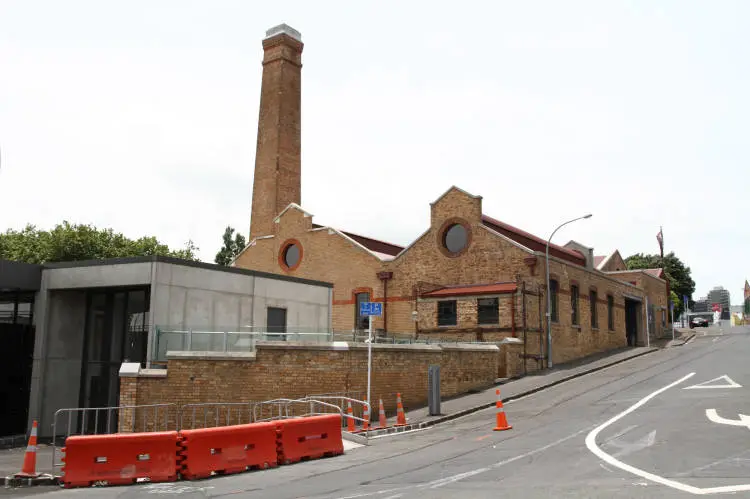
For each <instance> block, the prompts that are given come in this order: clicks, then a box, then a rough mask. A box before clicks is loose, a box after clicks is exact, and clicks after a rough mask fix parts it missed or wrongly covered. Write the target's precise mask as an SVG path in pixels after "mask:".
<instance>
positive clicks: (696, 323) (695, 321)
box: [690, 317, 708, 329]
mask: <svg viewBox="0 0 750 499" xmlns="http://www.w3.org/2000/svg"><path fill="white" fill-rule="evenodd" d="M694 327H708V320H706V319H704V318H703V317H693V318H692V319H690V329H693V328H694Z"/></svg>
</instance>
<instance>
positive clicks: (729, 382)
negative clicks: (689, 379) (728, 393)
mask: <svg viewBox="0 0 750 499" xmlns="http://www.w3.org/2000/svg"><path fill="white" fill-rule="evenodd" d="M715 381H721V383H719V384H715V383H714V382H715ZM711 383H714V384H711ZM706 388H742V385H740V384H739V383H737V382H736V381H734V380H733V379H732V378H730V377H729V376H727V375H726V374H725V375H723V376H719V377H717V378H714V379H710V380H708V381H704V382H703V383H698V384H697V385H692V386H687V387H685V388H683V390H698V389H706Z"/></svg>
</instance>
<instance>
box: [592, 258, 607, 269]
mask: <svg viewBox="0 0 750 499" xmlns="http://www.w3.org/2000/svg"><path fill="white" fill-rule="evenodd" d="M606 259H607V255H599V256H594V268H595V269H598V268H599V265H601V264H602V263H604V260H606Z"/></svg>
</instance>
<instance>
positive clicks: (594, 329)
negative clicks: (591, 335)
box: [591, 327, 599, 333]
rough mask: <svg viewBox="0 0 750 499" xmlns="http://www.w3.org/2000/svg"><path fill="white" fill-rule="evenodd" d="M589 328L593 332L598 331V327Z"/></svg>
mask: <svg viewBox="0 0 750 499" xmlns="http://www.w3.org/2000/svg"><path fill="white" fill-rule="evenodd" d="M591 330H592V331H595V332H597V333H598V332H599V328H598V327H592V328H591Z"/></svg>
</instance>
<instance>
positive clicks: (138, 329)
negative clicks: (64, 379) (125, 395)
mask: <svg viewBox="0 0 750 499" xmlns="http://www.w3.org/2000/svg"><path fill="white" fill-rule="evenodd" d="M148 306H149V292H148V290H147V289H135V290H127V289H124V290H122V289H107V290H101V291H99V290H97V291H91V292H89V294H88V297H87V306H86V307H87V308H86V332H85V340H84V352H83V355H84V363H83V376H82V380H81V403H80V406H81V407H116V406H118V405H119V399H120V378H119V371H120V366H121V365H122V363H123V362H126V361H127V362H140V363H141V365H145V361H146V347H147V337H148V317H149V309H148ZM102 415H104V412H102ZM104 419H105V418H100V420H99V421H98V423H97V422H96V421H95V420H94V418H89V420H87V421H85V430H86V431H87V432H94V431H95V430H96V431H98V432H102V431H104V429H105V428H106V427H107V426H109V425H112V427H116V426H115V425H116V421H109V422H108V421H105V420H104ZM82 423H83V422H82ZM105 425H106V426H105ZM95 426H96V428H95Z"/></svg>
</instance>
